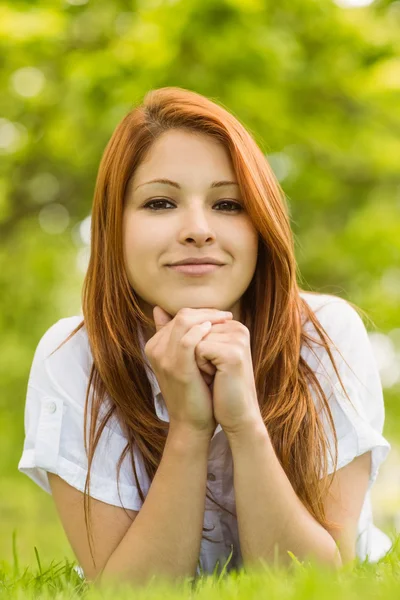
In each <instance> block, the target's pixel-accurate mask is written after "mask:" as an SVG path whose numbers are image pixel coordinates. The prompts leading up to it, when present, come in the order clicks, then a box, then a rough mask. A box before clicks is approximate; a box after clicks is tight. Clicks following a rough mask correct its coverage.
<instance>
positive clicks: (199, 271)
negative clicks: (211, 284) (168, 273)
mask: <svg viewBox="0 0 400 600" xmlns="http://www.w3.org/2000/svg"><path fill="white" fill-rule="evenodd" d="M224 266H225V265H214V264H210V263H203V264H193V263H192V264H186V265H169V268H170V269H173V270H174V271H177V272H178V273H183V274H185V275H206V274H208V273H214V272H215V271H217V270H218V269H220V268H221V267H224Z"/></svg>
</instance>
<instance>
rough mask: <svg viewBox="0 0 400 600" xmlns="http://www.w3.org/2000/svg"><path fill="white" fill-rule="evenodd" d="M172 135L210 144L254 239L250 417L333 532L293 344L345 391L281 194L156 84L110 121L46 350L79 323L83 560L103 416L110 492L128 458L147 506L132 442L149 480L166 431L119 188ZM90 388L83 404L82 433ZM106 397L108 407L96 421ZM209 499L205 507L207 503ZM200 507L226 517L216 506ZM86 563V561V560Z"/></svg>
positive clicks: (317, 433)
mask: <svg viewBox="0 0 400 600" xmlns="http://www.w3.org/2000/svg"><path fill="white" fill-rule="evenodd" d="M176 128H179V129H183V130H186V131H189V132H197V133H198V132H201V133H205V134H207V135H209V136H212V137H213V138H214V139H216V140H218V141H219V142H220V143H221V144H223V145H224V146H225V148H226V149H227V150H228V152H229V154H230V157H231V159H232V163H233V168H234V171H235V174H236V177H237V181H238V184H239V187H240V191H241V195H242V197H243V201H244V205H245V209H246V210H247V213H248V215H249V217H250V218H251V220H252V222H253V224H254V227H255V228H256V229H257V231H258V235H259V244H258V257H257V264H256V269H255V273H254V276H253V279H252V281H251V282H250V285H249V287H248V288H247V290H246V292H245V293H244V294H243V296H242V298H241V322H242V323H243V324H244V325H246V327H247V328H248V329H249V331H250V339H251V355H252V362H253V368H254V379H255V384H256V390H257V397H258V401H259V406H260V412H261V415H262V418H263V421H264V423H265V427H266V428H267V430H268V434H269V436H270V438H271V441H272V444H273V447H274V450H275V452H276V455H277V457H278V459H279V461H280V464H281V466H282V468H283V469H284V471H285V473H286V475H287V477H288V479H289V481H290V482H291V485H292V487H293V489H294V491H295V492H296V494H297V496H298V497H299V498H300V500H301V501H302V502H303V504H304V505H305V506H306V508H307V509H308V510H309V512H310V513H311V514H312V515H313V516H314V518H315V519H316V520H317V521H318V522H319V523H320V524H321V525H322V526H323V527H325V528H328V527H331V528H334V527H336V525H337V524H335V523H332V522H331V521H328V520H327V519H326V516H325V512H324V506H323V499H324V497H325V494H326V492H327V491H328V489H329V487H330V485H331V484H332V483H333V479H332V480H331V481H329V480H328V479H327V478H326V475H327V470H328V462H327V461H328V459H327V455H328V450H329V453H330V455H331V458H332V451H331V448H330V446H329V445H328V444H327V439H326V431H325V428H324V426H323V424H322V422H321V420H320V416H319V414H318V413H319V411H317V407H316V405H315V402H314V400H313V398H312V394H311V389H313V390H314V391H315V393H316V395H317V397H318V398H319V400H320V402H321V406H322V407H323V408H324V410H325V413H326V418H327V422H328V423H329V426H330V428H331V430H332V434H333V441H334V451H335V456H334V457H333V458H332V460H333V464H334V474H335V472H336V468H337V436H336V433H335V427H334V422H333V418H332V414H331V411H330V408H329V403H328V399H327V398H326V396H325V394H324V392H323V389H322V387H321V385H320V383H319V381H318V379H317V377H316V375H315V373H314V372H313V370H312V369H311V368H310V366H309V365H308V364H307V362H306V361H305V360H304V359H303V358H302V356H301V355H300V350H301V347H302V346H303V344H304V345H306V346H307V347H309V348H310V349H311V351H313V349H312V343H316V344H319V345H320V346H323V347H324V348H325V350H326V351H327V352H328V355H329V358H330V360H331V362H332V365H333V367H334V370H335V372H336V374H337V376H338V379H339V381H340V383H341V385H342V387H343V390H344V393H345V394H346V396H347V397H348V394H347V393H346V390H345V389H344V386H343V383H342V381H341V378H340V376H339V373H338V370H337V368H336V366H335V361H334V358H333V356H332V353H331V350H330V343H333V342H332V340H331V338H330V337H329V336H328V334H327V333H326V331H325V329H324V328H323V327H322V325H321V324H320V323H319V321H318V319H317V317H316V315H315V313H314V311H313V310H311V308H310V307H309V306H308V304H307V302H306V301H305V300H304V299H303V298H301V296H300V291H301V288H300V287H299V285H298V282H297V276H298V272H297V266H296V260H295V253H294V241H293V233H292V231H291V227H290V221H289V217H288V210H287V204H286V199H285V196H284V193H283V191H282V189H281V187H280V185H279V183H278V181H277V179H276V177H275V176H274V173H273V171H272V169H271V167H270V166H269V164H268V162H267V159H266V158H265V156H264V154H263V152H262V151H261V149H260V148H259V147H258V145H257V144H256V142H255V140H254V139H253V138H252V136H251V135H250V133H249V132H248V131H247V130H246V128H245V127H244V126H243V125H242V124H241V123H240V122H239V120H238V119H237V118H235V117H234V116H233V115H232V114H231V113H229V112H228V111H227V110H225V109H224V108H223V107H222V106H221V105H219V104H217V103H214V102H213V101H211V100H210V99H208V98H205V97H204V96H202V95H200V94H197V93H195V92H192V91H188V90H184V89H181V88H176V87H166V88H161V89H156V90H151V91H150V92H148V93H147V94H146V96H145V97H144V99H143V102H142V104H140V105H139V106H137V107H135V108H134V109H132V110H131V111H130V112H129V113H128V114H127V115H126V116H125V117H124V118H123V119H122V121H121V122H120V123H119V124H118V126H117V127H116V129H115V131H114V133H113V134H112V136H111V139H110V140H109V142H108V144H107V146H106V148H105V151H104V154H103V156H102V159H101V162H100V167H99V171H98V175H97V179H96V186H95V191H94V199H93V206H92V219H91V254H90V259H89V264H88V268H87V272H86V275H85V279H84V283H83V288H82V312H83V320H82V322H81V323H80V324H79V325H78V326H77V327H76V328H75V329H74V331H72V332H71V334H70V335H69V336H68V337H67V338H66V339H65V340H64V341H63V342H62V344H60V346H58V348H56V350H58V349H59V348H60V347H61V346H62V345H63V344H64V343H65V342H67V341H68V340H69V339H70V338H71V337H72V336H73V335H75V334H76V333H77V332H78V331H79V330H80V329H81V328H82V327H83V326H85V327H86V332H87V336H88V340H89V345H90V349H91V353H92V357H93V364H92V368H91V372H90V376H89V382H88V387H87V392H86V403H85V413H84V429H85V432H84V440H85V441H84V444H85V450H86V453H87V457H88V473H87V477H86V482H85V490H84V511H85V522H86V526H87V532H88V539H89V546H90V549H91V553H92V546H91V542H90V537H91V536H90V503H89V499H90V469H91V464H92V461H93V456H94V453H95V450H96V447H97V444H98V441H99V439H100V437H101V434H102V432H103V430H104V427H105V426H106V425H107V423H108V421H109V419H110V418H111V417H112V416H113V415H114V418H115V417H117V419H118V420H119V423H120V424H121V427H122V428H123V430H124V434H125V436H126V439H127V444H126V446H125V448H124V450H123V452H122V453H121V456H120V459H119V461H118V464H117V465H116V474H117V483H118V493H119V474H120V469H121V464H122V462H123V460H124V458H125V456H126V454H127V453H128V452H129V454H130V460H131V462H132V469H133V473H134V476H135V480H136V484H137V487H138V491H139V495H140V498H141V501H142V502H144V501H145V497H144V494H143V491H142V489H141V487H140V482H139V479H138V476H137V472H136V467H135V461H134V445H136V449H137V450H138V451H139V452H140V454H141V457H142V459H143V463H144V467H145V469H146V472H147V475H148V476H149V479H150V481H152V480H153V478H154V475H155V473H156V471H157V468H158V466H159V464H160V460H161V457H162V454H163V450H164V446H165V442H166V437H167V434H168V428H169V424H168V422H164V421H160V420H159V419H158V417H157V416H156V413H155V408H154V401H153V394H152V389H151V385H150V382H149V380H148V378H147V375H146V371H145V367H144V363H143V354H142V351H141V345H140V339H139V334H138V328H139V327H140V326H142V325H144V326H145V327H154V323H152V321H151V320H149V318H148V317H146V315H145V314H144V313H143V312H142V310H141V308H140V306H139V302H138V298H137V295H136V293H135V290H134V289H133V288H132V286H131V284H130V282H129V280H128V277H127V273H126V267H125V264H124V258H123V243H122V238H123V231H122V217H123V209H124V202H125V196H126V190H127V185H128V182H129V180H130V178H131V177H132V175H133V174H134V172H135V169H136V168H137V167H138V165H139V164H140V163H141V161H143V160H144V159H145V157H146V155H147V153H148V151H149V150H150V148H151V147H152V144H153V143H154V141H155V140H156V139H157V138H158V137H159V136H160V135H161V134H162V133H163V132H165V131H167V130H171V129H176ZM309 293H315V292H309ZM349 304H351V305H352V306H353V307H354V308H355V309H356V310H357V309H358V307H356V306H355V305H353V304H352V303H349ZM308 322H311V323H312V325H313V326H314V328H315V330H316V331H317V333H318V336H319V339H318V338H313V337H311V336H310V335H309V334H308V333H307V332H306V331H305V325H306V323H308ZM56 350H55V351H56ZM91 388H92V389H93V397H92V403H91V405H90V430H89V435H88V436H87V431H86V430H87V423H88V412H89V394H90V389H91ZM106 395H108V396H109V398H110V399H111V404H110V406H109V409H108V411H107V412H106V414H105V416H104V419H103V420H102V421H101V422H99V421H98V417H99V412H100V409H101V408H102V406H103V405H104V402H105V397H106ZM348 399H349V400H350V398H349V397H348ZM96 424H97V427H96ZM88 438H89V439H88ZM334 474H333V475H334ZM321 475H322V477H321ZM207 491H208V492H209V491H210V490H207ZM207 497H208V498H210V496H209V495H208V494H207ZM120 499H121V497H120ZM210 500H212V501H214V502H215V503H216V504H217V505H218V506H219V507H220V508H221V509H223V510H227V509H225V508H224V507H222V506H220V505H219V504H218V502H216V500H215V499H214V498H210ZM121 504H122V502H121ZM228 512H229V513H230V514H232V515H233V513H232V512H231V511H228ZM234 516H236V515H234ZM203 531H210V530H208V529H203ZM207 539H208V538H207ZM210 541H212V540H210ZM92 558H93V562H94V564H95V560H94V557H93V554H92Z"/></svg>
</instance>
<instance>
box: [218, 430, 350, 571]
mask: <svg viewBox="0 0 400 600" xmlns="http://www.w3.org/2000/svg"><path fill="white" fill-rule="evenodd" d="M261 425H262V426H260V425H258V426H255V427H253V428H251V429H250V430H248V431H246V432H242V433H241V434H240V435H236V436H230V437H228V439H229V443H230V447H231V450H232V457H233V465H234V488H235V499H236V511H237V519H238V531H239V537H240V547H241V551H242V556H243V562H244V564H245V565H257V563H259V558H261V559H263V560H264V561H265V562H266V563H271V562H273V561H274V560H275V558H276V557H277V558H278V560H279V564H283V565H289V564H290V563H291V562H292V561H291V558H290V556H289V555H288V554H287V551H288V550H289V551H290V552H292V553H293V554H294V555H295V556H296V557H297V558H298V559H299V560H306V559H308V558H309V559H316V560H317V561H319V562H321V563H324V564H327V565H332V566H335V567H337V566H339V565H340V564H341V559H340V555H339V552H338V550H337V547H336V544H335V541H334V539H333V538H332V536H331V535H330V534H329V532H328V531H326V529H324V528H323V527H322V526H321V525H320V524H319V523H318V522H317V521H316V520H315V519H314V517H313V516H312V515H311V514H310V512H309V511H308V510H307V508H306V507H305V506H304V504H303V503H302V502H301V500H300V499H299V498H298V496H297V494H296V493H295V491H294V489H293V487H292V485H291V483H290V481H289V479H288V477H287V475H286V473H285V471H284V469H283V468H282V467H281V465H280V463H279V460H278V458H277V456H276V454H275V451H274V448H273V446H272V443H271V441H270V438H269V436H268V432H267V430H266V428H265V426H264V425H263V424H261Z"/></svg>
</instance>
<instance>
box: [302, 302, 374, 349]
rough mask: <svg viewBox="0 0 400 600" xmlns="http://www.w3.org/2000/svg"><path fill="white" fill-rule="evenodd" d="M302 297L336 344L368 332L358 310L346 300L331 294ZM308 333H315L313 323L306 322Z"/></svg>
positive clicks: (362, 335) (305, 326)
mask: <svg viewBox="0 0 400 600" xmlns="http://www.w3.org/2000/svg"><path fill="white" fill-rule="evenodd" d="M300 296H301V297H302V298H303V299H304V300H305V301H306V303H307V305H308V306H309V307H310V308H311V310H312V311H313V313H314V314H315V316H316V318H317V320H318V322H319V323H320V324H321V325H322V327H323V328H324V329H325V331H326V332H327V333H328V335H329V336H330V337H331V338H332V340H333V341H334V342H335V343H336V342H337V341H340V340H341V339H343V338H344V339H349V338H350V337H353V336H355V335H356V336H361V337H364V336H365V335H367V331H366V328H365V325H364V322H363V319H362V318H361V316H360V315H359V313H358V312H357V310H356V309H355V308H354V307H353V306H352V305H351V304H350V303H349V302H347V300H345V299H344V298H340V297H339V296H333V295H330V294H316V293H315V294H314V293H310V292H302V293H300ZM303 324H304V328H305V330H306V331H307V332H311V331H315V328H314V326H313V324H312V323H311V321H306V322H304V319H303Z"/></svg>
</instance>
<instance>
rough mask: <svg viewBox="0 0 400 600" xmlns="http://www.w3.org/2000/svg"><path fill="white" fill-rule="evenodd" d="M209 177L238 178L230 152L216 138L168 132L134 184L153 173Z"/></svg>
mask: <svg viewBox="0 0 400 600" xmlns="http://www.w3.org/2000/svg"><path fill="white" fill-rule="evenodd" d="M189 171H190V175H191V177H193V174H194V173H195V174H196V173H197V174H200V173H201V174H204V173H207V174H208V176H209V177H210V179H217V178H218V177H221V176H225V175H226V176H230V177H231V178H232V177H234V171H233V166H232V161H231V158H230V155H229V152H228V150H227V149H226V148H225V146H224V145H223V144H222V143H221V142H219V141H218V140H216V139H215V138H213V137H211V136H209V135H207V134H203V133H197V132H189V131H184V130H170V131H166V132H164V133H163V134H161V136H160V137H159V138H158V139H157V140H156V141H155V142H154V143H153V145H152V146H151V148H150V150H149V152H148V154H147V156H146V158H145V159H144V160H143V161H142V162H141V164H140V165H139V166H138V168H137V169H136V172H135V174H134V180H135V183H136V184H140V183H141V182H142V180H144V178H145V177H147V176H148V174H149V173H151V174H152V175H153V174H156V175H157V176H164V177H170V178H172V177H174V176H175V177H184V176H185V174H186V175H188V173H189Z"/></svg>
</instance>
